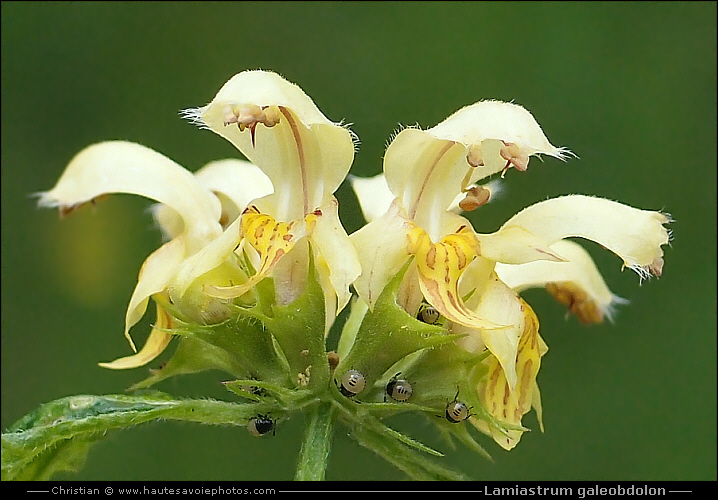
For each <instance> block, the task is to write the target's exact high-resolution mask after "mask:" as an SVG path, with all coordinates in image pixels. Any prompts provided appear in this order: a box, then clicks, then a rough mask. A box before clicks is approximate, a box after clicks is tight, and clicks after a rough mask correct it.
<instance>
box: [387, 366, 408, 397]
mask: <svg viewBox="0 0 718 500" xmlns="http://www.w3.org/2000/svg"><path fill="white" fill-rule="evenodd" d="M399 375H401V372H399V373H397V374H396V375H394V376H393V377H392V378H391V379H390V380H389V383H388V384H386V393H387V395H388V396H389V397H390V398H391V399H393V400H395V401H407V400H408V399H409V398H410V397H411V395H412V394H414V389H413V388H412V387H411V384H410V383H409V381H408V380H406V379H403V378H399ZM385 399H386V398H385Z"/></svg>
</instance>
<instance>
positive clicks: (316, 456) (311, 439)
mask: <svg viewBox="0 0 718 500" xmlns="http://www.w3.org/2000/svg"><path fill="white" fill-rule="evenodd" d="M335 417H336V415H335V410H334V407H333V406H332V404H331V403H328V402H324V403H320V404H318V405H316V406H314V407H313V408H312V409H311V410H310V411H309V414H308V415H307V427H306V429H305V431H304V441H303V442H302V449H301V451H300V452H299V463H298V464H297V474H296V475H295V476H294V479H295V480H297V481H323V480H324V473H325V471H326V469H327V459H328V458H329V449H330V448H331V445H332V434H333V432H334V420H335Z"/></svg>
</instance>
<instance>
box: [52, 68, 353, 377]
mask: <svg viewBox="0 0 718 500" xmlns="http://www.w3.org/2000/svg"><path fill="white" fill-rule="evenodd" d="M185 116H186V117H188V118H190V119H192V120H193V121H195V122H196V123H198V124H200V125H201V126H203V127H205V128H209V129H211V130H213V131H214V132H216V133H218V134H220V135H222V136H223V137H225V138H227V139H228V140H230V141H231V142H232V143H233V144H234V145H235V146H237V147H238V148H239V150H240V151H241V152H242V153H243V154H244V155H245V156H246V157H247V158H249V159H250V160H251V161H252V162H253V163H250V162H247V161H243V160H235V159H228V160H221V161H217V162H212V163H210V164H208V165H207V166H205V167H204V168H202V169H200V170H199V171H197V173H196V174H195V175H193V174H192V173H190V172H189V171H187V170H185V169H184V168H182V167H181V166H179V165H178V164H176V163H175V162H173V161H172V160H170V159H168V158H166V157H165V156H163V155H161V154H160V153H157V152H155V151H153V150H151V149H149V148H146V147H144V146H141V145H139V144H134V143H130V142H123V141H111V142H103V143H99V144H95V145H92V146H89V147H88V148H86V149H84V150H83V151H81V152H80V153H78V155H77V156H75V158H73V159H72V161H71V162H70V164H69V165H68V166H67V168H66V170H65V172H64V173H63V175H62V176H61V177H60V179H59V181H58V183H57V184H56V186H55V187H54V188H53V189H51V190H50V191H47V192H43V193H40V200H39V205H40V206H42V207H59V209H60V212H61V214H63V215H64V214H68V213H70V212H71V211H72V210H74V209H75V208H77V207H78V206H80V205H83V204H85V203H88V202H93V201H94V200H96V199H97V198H99V197H101V196H103V195H105V194H108V193H129V194H137V195H141V196H145V197H147V198H150V199H152V200H155V201H157V202H159V204H158V205H156V206H155V207H154V210H153V214H154V216H155V219H156V220H157V222H158V223H159V225H160V227H161V229H162V231H163V233H164V235H165V236H166V237H167V238H168V240H169V241H167V242H166V243H164V244H163V245H162V246H161V247H160V248H159V249H157V250H156V251H155V252H153V253H152V254H151V255H150V256H149V257H148V258H147V260H146V261H145V262H144V264H143V266H142V269H141V271H140V274H139V278H138V283H137V285H136V287H135V290H134V292H133V294H132V297H131V299H130V304H129V307H128V310H127V314H126V318H125V335H126V336H127V338H128V339H129V340H130V344H131V346H132V348H133V350H135V352H136V349H135V346H134V343H133V342H132V340H131V338H130V336H129V330H130V328H131V327H132V326H133V325H135V324H136V323H137V322H138V321H139V320H140V319H141V318H142V317H143V315H144V313H145V312H146V309H147V306H148V302H149V299H150V297H153V298H154V299H155V302H157V322H156V324H155V326H154V328H153V330H152V332H151V334H150V337H149V338H148V340H147V342H146V344H145V346H144V347H143V349H142V350H141V351H140V352H139V353H137V354H135V355H132V356H128V357H125V358H120V359H118V360H115V361H113V362H111V363H102V364H101V365H102V366H105V367H108V368H116V369H121V368H132V367H136V366H141V365H143V364H146V363H147V362H149V361H151V360H152V359H154V358H155V357H157V356H158V355H159V354H160V353H161V352H162V351H163V350H164V349H165V347H166V346H167V345H168V343H169V341H170V339H171V337H172V336H171V334H170V333H168V329H170V328H171V327H172V321H173V314H177V315H179V316H181V317H182V319H183V320H184V321H191V322H195V323H199V324H213V323H219V322H221V321H224V320H226V319H227V318H228V315H229V314H230V311H231V309H230V307H229V306H228V302H229V301H230V300H233V299H236V300H239V301H242V300H251V293H249V292H251V291H252V289H253V287H254V285H255V284H256V283H257V282H258V281H260V280H261V279H263V278H265V277H267V276H270V275H271V276H272V277H273V278H274V281H275V288H276V293H277V302H278V303H280V304H286V303H289V302H291V301H292V300H293V299H294V298H296V297H297V296H298V295H299V294H300V293H301V291H302V289H303V287H304V284H305V283H306V279H307V272H308V263H309V251H310V247H311V251H312V252H313V254H314V260H315V264H316V268H317V270H318V273H319V275H320V281H321V284H322V287H323V290H324V294H325V301H326V306H327V307H326V315H327V321H326V328H327V329H328V328H329V326H330V325H331V323H332V321H333V319H334V316H335V314H336V313H338V311H339V310H341V308H342V307H344V305H346V303H347V302H348V300H349V290H348V287H349V284H350V283H351V282H352V281H353V280H354V278H355V277H356V276H357V275H358V274H359V264H358V260H357V257H356V251H355V250H354V247H353V246H352V245H351V243H350V241H349V239H348V236H347V235H346V232H345V231H344V229H343V227H342V225H341V223H340V221H339V218H338V214H337V201H336V199H335V198H334V196H333V192H334V191H335V190H336V189H337V187H338V186H339V184H340V183H341V182H342V180H343V179H344V178H345V176H346V174H347V172H348V170H349V167H350V165H351V163H352V161H353V157H354V142H353V136H352V135H351V132H350V131H349V130H347V129H346V128H345V127H343V126H341V125H339V124H335V123H332V122H330V121H329V120H328V119H327V118H326V117H325V116H324V115H323V114H322V113H321V112H320V111H319V110H318V109H317V107H316V106H315V105H314V103H313V102H312V100H311V99H310V98H309V97H308V96H307V95H306V94H305V93H304V92H303V91H302V90H301V89H300V88H299V87H297V86H296V85H293V84H291V83H289V82H287V81H286V80H284V79H283V78H281V77H280V76H278V75H276V74H274V73H270V72H264V71H247V72H243V73H240V74H238V75H235V76H234V77H233V78H232V79H230V80H229V81H228V82H227V83H226V84H225V85H224V87H222V89H221V90H220V91H219V93H218V94H217V96H216V97H215V99H214V100H213V101H212V102H211V103H210V104H208V105H207V106H205V107H203V108H199V109H190V110H186V111H185ZM305 237H307V238H305ZM243 252H245V253H246V254H247V256H248V257H249V258H250V259H252V260H253V263H254V267H255V268H256V269H257V271H256V273H255V274H252V275H248V273H247V272H246V270H247V268H246V266H242V265H240V261H241V256H242V253H243ZM248 293H249V295H247V297H249V298H246V297H243V296H245V294H248ZM170 312H172V314H170Z"/></svg>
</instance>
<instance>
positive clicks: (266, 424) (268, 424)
mask: <svg viewBox="0 0 718 500" xmlns="http://www.w3.org/2000/svg"><path fill="white" fill-rule="evenodd" d="M274 425H275V422H274V420H272V419H271V418H269V417H268V416H267V415H257V416H256V417H254V418H251V419H250V420H249V422H248V423H247V429H248V430H249V432H250V433H251V434H252V435H253V436H257V437H260V436H264V435H265V434H267V433H268V432H269V431H272V436H274Z"/></svg>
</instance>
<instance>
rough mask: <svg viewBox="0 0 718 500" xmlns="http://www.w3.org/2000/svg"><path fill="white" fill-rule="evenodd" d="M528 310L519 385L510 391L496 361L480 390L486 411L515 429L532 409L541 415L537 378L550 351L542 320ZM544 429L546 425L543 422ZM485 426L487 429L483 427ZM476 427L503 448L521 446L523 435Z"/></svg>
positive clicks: (519, 360)
mask: <svg viewBox="0 0 718 500" xmlns="http://www.w3.org/2000/svg"><path fill="white" fill-rule="evenodd" d="M522 303H523V306H524V319H525V324H524V331H523V333H522V335H521V338H520V339H519V345H518V351H517V354H516V374H517V383H516V387H515V388H514V390H511V389H510V388H509V383H508V381H507V380H506V375H505V373H504V369H503V368H502V366H501V364H500V363H499V361H498V359H497V358H495V357H492V359H491V361H490V363H489V373H488V375H487V381H486V383H485V384H482V385H481V387H480V388H479V390H480V394H481V397H482V399H483V401H484V404H485V407H486V409H487V410H488V411H489V413H491V415H493V416H494V417H495V418H496V419H498V420H499V421H501V422H504V423H507V424H511V425H512V426H521V419H522V417H523V416H524V415H525V414H526V413H528V412H529V411H530V410H531V407H532V406H533V407H535V408H537V412H539V411H540V408H541V402H540V396H539V393H538V387H537V384H536V376H537V375H538V371H539V368H540V366H541V357H542V356H543V355H544V354H545V353H546V351H547V350H548V347H547V346H546V344H545V343H544V341H543V339H542V338H541V336H540V335H539V333H538V326H539V325H538V319H537V318H536V314H535V313H534V312H533V310H532V309H531V307H529V305H528V304H526V303H525V302H523V300H522ZM539 423H540V425H541V427H543V425H542V424H541V422H540V419H539ZM482 424H483V425H482ZM476 425H477V426H478V427H479V428H480V429H482V430H483V431H485V432H486V431H488V433H489V434H491V435H492V436H493V438H494V440H496V442H497V443H498V444H499V445H501V446H502V447H503V448H505V449H507V450H510V449H512V448H513V447H514V446H516V444H517V443H518V442H519V439H521V434H522V433H523V431H520V430H499V429H494V428H488V426H487V425H485V423H478V421H477V422H476Z"/></svg>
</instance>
